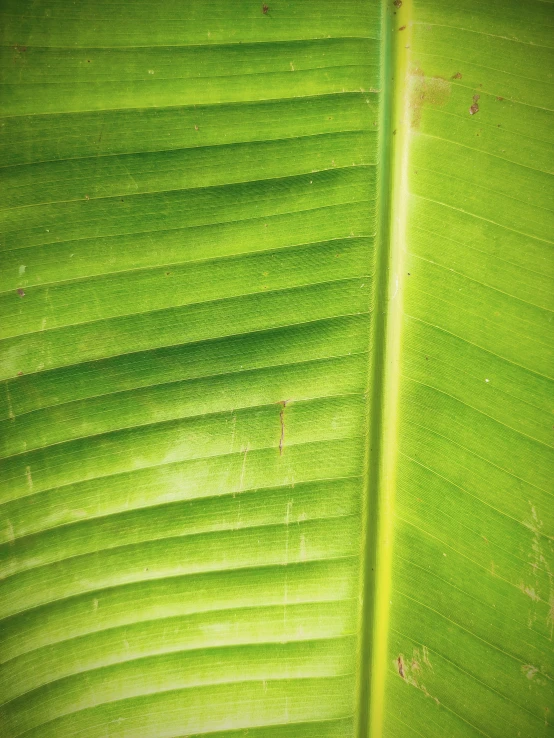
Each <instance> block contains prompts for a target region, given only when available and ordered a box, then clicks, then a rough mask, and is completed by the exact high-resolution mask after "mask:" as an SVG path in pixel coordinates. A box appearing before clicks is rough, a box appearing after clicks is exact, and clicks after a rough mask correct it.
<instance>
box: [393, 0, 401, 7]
mask: <svg viewBox="0 0 554 738" xmlns="http://www.w3.org/2000/svg"><path fill="white" fill-rule="evenodd" d="M393 5H394V7H395V8H401V7H402V0H394V2H393Z"/></svg>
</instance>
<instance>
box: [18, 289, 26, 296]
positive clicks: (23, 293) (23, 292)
mask: <svg viewBox="0 0 554 738" xmlns="http://www.w3.org/2000/svg"><path fill="white" fill-rule="evenodd" d="M17 294H18V295H19V297H25V290H22V289H21V287H18V289H17Z"/></svg>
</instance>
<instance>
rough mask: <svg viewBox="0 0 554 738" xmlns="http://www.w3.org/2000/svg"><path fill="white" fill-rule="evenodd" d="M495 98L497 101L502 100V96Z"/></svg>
mask: <svg viewBox="0 0 554 738" xmlns="http://www.w3.org/2000/svg"><path fill="white" fill-rule="evenodd" d="M496 99H497V100H498V102H502V100H504V98H503V97H497V98H496Z"/></svg>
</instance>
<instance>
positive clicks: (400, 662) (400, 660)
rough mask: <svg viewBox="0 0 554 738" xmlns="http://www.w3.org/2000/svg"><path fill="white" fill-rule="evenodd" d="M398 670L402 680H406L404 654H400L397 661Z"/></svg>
mask: <svg viewBox="0 0 554 738" xmlns="http://www.w3.org/2000/svg"><path fill="white" fill-rule="evenodd" d="M396 668H397V669H398V673H399V674H400V676H401V677H402V679H406V672H405V670H404V659H403V658H402V654H400V655H399V656H398V658H397V659H396Z"/></svg>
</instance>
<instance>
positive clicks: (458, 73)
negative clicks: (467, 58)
mask: <svg viewBox="0 0 554 738" xmlns="http://www.w3.org/2000/svg"><path fill="white" fill-rule="evenodd" d="M452 79H462V74H461V72H456V74H455V75H454V76H453V77H452Z"/></svg>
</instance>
